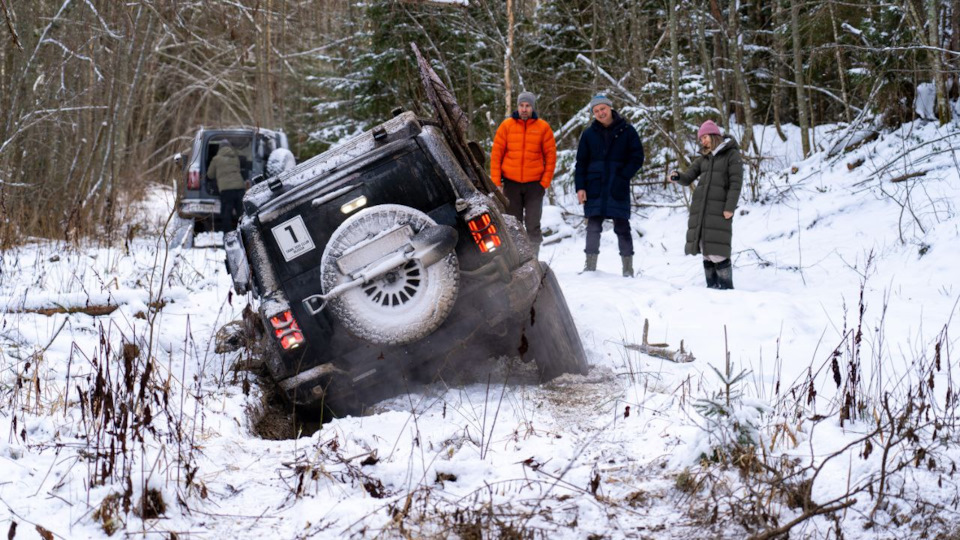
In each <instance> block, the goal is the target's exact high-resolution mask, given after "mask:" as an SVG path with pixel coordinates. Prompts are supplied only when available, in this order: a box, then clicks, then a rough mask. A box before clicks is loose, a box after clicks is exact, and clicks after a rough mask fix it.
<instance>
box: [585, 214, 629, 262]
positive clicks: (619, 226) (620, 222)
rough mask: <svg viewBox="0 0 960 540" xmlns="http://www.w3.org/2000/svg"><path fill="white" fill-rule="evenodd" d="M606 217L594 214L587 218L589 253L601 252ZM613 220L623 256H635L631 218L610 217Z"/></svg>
mask: <svg viewBox="0 0 960 540" xmlns="http://www.w3.org/2000/svg"><path fill="white" fill-rule="evenodd" d="M604 219H606V218H603V217H600V216H593V217H589V218H587V249H585V250H583V251H584V253H587V254H588V255H592V254H596V253H600V233H601V232H603V220H604ZM610 219H612V220H613V232H614V233H616V235H617V247H618V248H620V256H621V257H632V256H633V237H632V236H630V220H629V219H623V218H610Z"/></svg>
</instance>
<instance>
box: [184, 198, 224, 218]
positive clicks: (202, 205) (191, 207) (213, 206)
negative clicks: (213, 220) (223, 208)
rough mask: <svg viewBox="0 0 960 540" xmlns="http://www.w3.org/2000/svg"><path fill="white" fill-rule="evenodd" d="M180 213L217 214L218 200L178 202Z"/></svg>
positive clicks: (218, 208)
mask: <svg viewBox="0 0 960 540" xmlns="http://www.w3.org/2000/svg"><path fill="white" fill-rule="evenodd" d="M180 213H182V214H190V215H203V214H219V213H220V201H203V202H200V201H197V202H192V201H184V202H182V203H180Z"/></svg>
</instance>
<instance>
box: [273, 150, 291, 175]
mask: <svg viewBox="0 0 960 540" xmlns="http://www.w3.org/2000/svg"><path fill="white" fill-rule="evenodd" d="M296 165H297V160H296V158H294V157H293V153H292V152H290V150H287V149H286V148H277V149H276V150H274V151H273V152H270V157H268V158H267V177H268V178H270V177H273V176H276V175H278V174H280V173H282V172H284V171H288V170H290V169H292V168H294V167H295V166H296Z"/></svg>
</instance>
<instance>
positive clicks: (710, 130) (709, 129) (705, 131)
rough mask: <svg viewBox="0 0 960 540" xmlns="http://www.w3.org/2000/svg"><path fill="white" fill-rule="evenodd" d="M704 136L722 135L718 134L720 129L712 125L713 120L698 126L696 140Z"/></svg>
mask: <svg viewBox="0 0 960 540" xmlns="http://www.w3.org/2000/svg"><path fill="white" fill-rule="evenodd" d="M704 135H722V133H720V128H719V127H717V125H716V124H714V123H713V120H707V121H706V122H704V123H703V125H701V126H700V129H699V130H697V138H698V139H699V138H700V137H703V136H704Z"/></svg>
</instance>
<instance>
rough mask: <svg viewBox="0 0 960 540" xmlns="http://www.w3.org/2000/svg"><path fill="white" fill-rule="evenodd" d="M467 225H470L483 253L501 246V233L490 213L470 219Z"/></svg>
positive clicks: (474, 238) (474, 239) (471, 231)
mask: <svg viewBox="0 0 960 540" xmlns="http://www.w3.org/2000/svg"><path fill="white" fill-rule="evenodd" d="M467 226H468V227H470V234H471V235H472V236H473V241H474V242H476V244H477V247H479V248H480V252H481V253H490V252H491V251H494V250H496V249H497V248H498V247H500V234H499V233H498V232H497V226H496V225H494V224H493V221H492V220H491V219H490V214H488V213H486V212H484V213H483V214H480V215H479V216H477V217H475V218H473V219H471V220H470V221H468V222H467Z"/></svg>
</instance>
